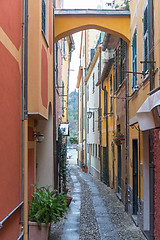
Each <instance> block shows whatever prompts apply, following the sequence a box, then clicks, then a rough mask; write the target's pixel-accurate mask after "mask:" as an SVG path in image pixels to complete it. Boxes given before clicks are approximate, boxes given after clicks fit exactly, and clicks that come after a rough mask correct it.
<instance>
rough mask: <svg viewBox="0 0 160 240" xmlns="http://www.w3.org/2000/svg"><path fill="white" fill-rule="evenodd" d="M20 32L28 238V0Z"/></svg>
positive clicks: (24, 6) (23, 159) (23, 183)
mask: <svg viewBox="0 0 160 240" xmlns="http://www.w3.org/2000/svg"><path fill="white" fill-rule="evenodd" d="M22 26H23V33H22V201H23V202H24V205H23V208H22V223H23V227H24V240H27V239H28V109H27V108H28V106H27V79H28V75H27V71H28V0H23V24H22Z"/></svg>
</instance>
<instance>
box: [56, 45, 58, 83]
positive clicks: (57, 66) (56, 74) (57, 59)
mask: <svg viewBox="0 0 160 240" xmlns="http://www.w3.org/2000/svg"><path fill="white" fill-rule="evenodd" d="M56 84H57V87H58V42H56Z"/></svg>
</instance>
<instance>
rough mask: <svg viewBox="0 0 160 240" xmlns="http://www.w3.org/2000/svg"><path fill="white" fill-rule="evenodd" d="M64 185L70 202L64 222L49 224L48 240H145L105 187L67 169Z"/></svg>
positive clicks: (113, 194) (79, 170)
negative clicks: (68, 171)
mask: <svg viewBox="0 0 160 240" xmlns="http://www.w3.org/2000/svg"><path fill="white" fill-rule="evenodd" d="M68 185H69V188H70V189H71V194H72V197H73V200H72V203H71V205H70V207H69V210H68V213H67V215H66V217H67V219H62V221H60V222H59V223H57V224H52V226H51V231H50V238H49V240H79V239H80V240H93V239H96V240H120V239H123V240H127V239H129V240H133V239H137V240H143V239H146V238H145V237H144V236H143V234H142V232H141V231H140V229H139V228H138V227H136V226H135V224H134V223H133V221H132V219H131V218H130V216H129V215H128V214H127V213H126V212H125V211H124V206H123V204H122V203H121V202H120V201H119V199H118V198H117V196H116V195H115V193H114V191H113V190H112V189H110V188H109V187H107V186H106V185H105V184H103V183H102V182H100V181H99V180H97V179H95V178H93V177H92V176H91V175H90V174H85V173H83V172H82V171H81V169H80V168H79V167H78V166H75V165H71V166H70V181H69V183H68Z"/></svg>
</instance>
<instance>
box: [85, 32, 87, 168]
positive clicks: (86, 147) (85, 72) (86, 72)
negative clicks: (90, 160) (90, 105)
mask: <svg viewBox="0 0 160 240" xmlns="http://www.w3.org/2000/svg"><path fill="white" fill-rule="evenodd" d="M86 44H87V35H86V30H85V79H86V75H87V59H86V54H87V53H86V50H87V48H86ZM86 116H87V101H86V84H85V160H86V164H87V131H86V126H87V118H86Z"/></svg>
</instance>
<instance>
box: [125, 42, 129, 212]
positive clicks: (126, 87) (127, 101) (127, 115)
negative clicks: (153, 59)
mask: <svg viewBox="0 0 160 240" xmlns="http://www.w3.org/2000/svg"><path fill="white" fill-rule="evenodd" d="M128 54H129V46H128V45H126V58H127V59H126V65H127V66H126V68H127V69H128V68H129V67H128V65H129V59H128ZM128 96H129V75H128V74H126V81H125V99H126V103H125V105H126V109H125V111H126V121H125V122H126V123H125V124H126V130H125V133H126V136H125V138H126V141H125V160H126V167H125V168H126V169H125V172H126V173H125V175H126V176H125V186H126V187H125V191H126V193H125V211H127V212H128V179H129V162H128V161H129V98H128Z"/></svg>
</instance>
